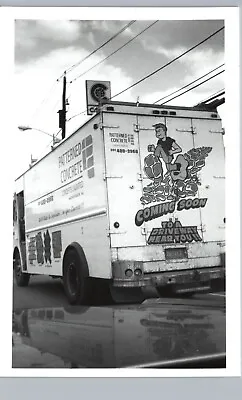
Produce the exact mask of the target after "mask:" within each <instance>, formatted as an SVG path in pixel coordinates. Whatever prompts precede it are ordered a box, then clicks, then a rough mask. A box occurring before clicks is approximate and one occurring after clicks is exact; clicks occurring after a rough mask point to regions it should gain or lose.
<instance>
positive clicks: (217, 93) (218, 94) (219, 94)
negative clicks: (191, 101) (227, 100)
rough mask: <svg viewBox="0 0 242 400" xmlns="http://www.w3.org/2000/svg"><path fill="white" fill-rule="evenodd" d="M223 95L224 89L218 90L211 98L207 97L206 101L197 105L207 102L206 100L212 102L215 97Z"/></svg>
mask: <svg viewBox="0 0 242 400" xmlns="http://www.w3.org/2000/svg"><path fill="white" fill-rule="evenodd" d="M220 92H221V93H220ZM223 94H225V90H224V88H223V89H220V90H218V91H217V92H216V93H214V94H211V96H209V97H208V98H207V99H205V100H202V101H200V102H199V103H198V104H200V103H205V102H207V101H208V100H213V99H215V98H216V97H219V96H222V95H223ZM196 106H197V104H196Z"/></svg>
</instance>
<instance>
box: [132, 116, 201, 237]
mask: <svg viewBox="0 0 242 400" xmlns="http://www.w3.org/2000/svg"><path fill="white" fill-rule="evenodd" d="M158 122H163V123H164V124H165V125H166V127H167V137H169V138H171V139H173V143H175V144H177V145H178V146H179V147H180V151H179V152H178V153H177V154H174V155H173V160H172V161H171V160H169V161H170V163H169V162H168V163H166V161H168V160H165V158H164V159H163V157H162V155H160V156H159V157H158V158H157V157H155V156H154V154H155V153H154V148H156V147H157V142H158V138H157V137H156V133H155V129H154V127H152V125H154V124H156V123H158ZM138 127H139V144H140V155H141V164H142V178H143V196H142V204H143V208H147V210H150V211H151V212H150V214H151V216H150V218H148V220H146V221H144V223H143V225H142V226H145V230H146V232H147V240H148V241H149V237H150V234H151V232H152V230H153V229H155V228H157V229H158V228H162V227H163V225H162V223H163V222H165V221H168V220H169V219H170V218H171V219H172V221H173V222H174V221H175V219H177V221H178V222H177V224H179V225H177V226H182V227H196V229H197V233H198V234H199V236H200V237H201V238H202V230H201V215H200V209H199V208H196V207H192V205H191V199H190V201H189V202H188V203H187V200H188V199H189V198H190V197H191V196H195V197H193V198H197V197H198V184H197V182H196V181H195V180H193V179H190V178H189V177H188V169H189V168H188V162H187V161H186V160H185V158H184V155H185V154H186V153H187V152H188V151H189V150H191V149H193V148H194V146H195V143H194V134H193V127H192V120H191V118H180V117H179V118H174V117H163V118H162V117H152V116H151V117H149V116H139V117H138ZM150 145H153V152H152V151H148V146H150ZM178 157H179V158H178ZM176 160H179V164H180V165H178V167H176ZM185 161H186V162H185ZM168 168H173V173H172V174H171V173H170V172H169V171H168ZM179 168H180V169H179ZM176 169H177V171H176ZM174 202H175V205H174ZM165 203H166V205H165V206H164V204H165ZM173 205H174V207H173ZM158 206H159V209H158V208H157V207H158ZM163 206H164V207H163ZM168 206H169V210H168V212H166V211H167V209H168ZM155 207H156V210H159V212H158V214H157V215H156V211H154V210H155ZM148 214H149V212H148V211H147V215H148ZM152 214H153V216H154V218H153V217H152ZM160 214H163V215H161V216H160ZM193 229H195V228H193ZM196 229H195V230H196ZM195 230H194V232H195ZM153 232H154V231H153ZM157 232H158V231H157ZM170 232H171V231H170ZM189 232H191V231H189ZM173 233H174V231H173ZM189 234H190V233H189ZM158 236H160V234H159V235H158ZM168 236H169V235H168ZM165 237H166V238H167V235H165V234H164V241H162V243H160V244H166V243H167V242H166V241H165ZM157 240H158V239H157ZM157 243H158V242H157ZM168 243H169V240H168ZM170 243H174V240H172V241H171V242H170ZM150 244H151V243H150Z"/></svg>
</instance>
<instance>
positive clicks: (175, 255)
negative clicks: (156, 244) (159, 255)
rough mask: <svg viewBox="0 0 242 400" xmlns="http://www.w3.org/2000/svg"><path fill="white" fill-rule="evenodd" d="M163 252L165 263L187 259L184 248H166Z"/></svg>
mask: <svg viewBox="0 0 242 400" xmlns="http://www.w3.org/2000/svg"><path fill="white" fill-rule="evenodd" d="M164 251H165V259H166V260H167V261H170V260H184V259H185V260H187V259H188V253H187V248H186V247H173V248H167V249H164Z"/></svg>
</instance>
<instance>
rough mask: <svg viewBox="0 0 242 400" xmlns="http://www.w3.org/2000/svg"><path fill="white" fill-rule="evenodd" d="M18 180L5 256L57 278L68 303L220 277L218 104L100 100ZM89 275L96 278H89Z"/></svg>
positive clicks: (177, 288) (191, 285) (19, 274)
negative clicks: (105, 291)
mask: <svg viewBox="0 0 242 400" xmlns="http://www.w3.org/2000/svg"><path fill="white" fill-rule="evenodd" d="M95 111H96V112H95V114H94V115H93V116H92V117H90V119H89V120H88V121H87V122H86V123H85V124H84V125H83V126H81V127H80V128H79V129H77V130H76V131H75V132H74V133H73V134H71V135H70V136H68V137H67V138H65V139H63V140H62V141H61V143H59V144H58V145H57V146H56V147H54V148H52V150H51V151H50V152H49V153H48V154H47V155H46V156H44V157H43V158H42V159H41V160H39V161H37V162H36V163H35V164H34V165H33V166H32V167H30V168H29V169H28V170H27V171H26V172H25V173H24V174H22V175H21V176H20V177H19V178H18V179H16V182H15V185H16V186H15V194H14V249H13V265H14V271H15V276H16V281H17V284H18V285H27V284H28V282H29V278H30V276H31V275H35V274H41V275H49V276H52V277H61V278H62V279H63V284H64V288H65V293H66V295H67V297H68V299H69V302H70V303H71V304H75V303H86V302H87V301H89V299H90V296H91V297H93V296H95V293H96V289H95V288H98V287H99V285H101V284H102V283H103V282H105V283H106V284H107V286H108V287H109V289H110V290H111V293H112V296H113V297H115V296H119V295H120V297H121V298H125V299H128V296H129V295H131V296H132V295H134V297H135V296H136V295H137V296H138V297H139V296H141V297H140V298H142V296H143V294H144V292H145V290H146V289H147V288H155V290H156V292H157V293H158V294H159V295H161V296H162V295H163V294H164V293H166V290H167V289H168V288H169V289H170V290H171V291H173V292H174V293H180V294H181V293H182V294H183V293H184V294H193V293H196V292H198V291H204V290H209V288H210V287H211V284H212V283H213V282H223V281H224V278H225V205H224V203H225V151H224V144H223V134H224V131H223V129H222V123H221V119H220V117H219V115H218V113H217V110H216V108H214V109H213V108H211V107H207V106H206V105H200V106H196V107H175V106H167V105H166V106H164V105H154V104H141V103H140V104H136V103H127V102H117V101H111V100H110V101H108V100H107V101H106V103H103V104H102V105H101V106H100V107H98V108H97V109H96V110H95ZM94 283H95V284H94Z"/></svg>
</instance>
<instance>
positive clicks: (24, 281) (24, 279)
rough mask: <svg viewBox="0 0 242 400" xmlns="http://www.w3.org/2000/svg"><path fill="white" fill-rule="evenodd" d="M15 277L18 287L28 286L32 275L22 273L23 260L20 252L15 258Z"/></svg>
mask: <svg viewBox="0 0 242 400" xmlns="http://www.w3.org/2000/svg"><path fill="white" fill-rule="evenodd" d="M13 267H14V276H15V280H16V283H17V285H18V286H28V284H29V278H30V275H29V274H27V273H24V272H23V271H22V266H21V259H20V254H19V252H17V253H16V255H15V258H14V263H13Z"/></svg>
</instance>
